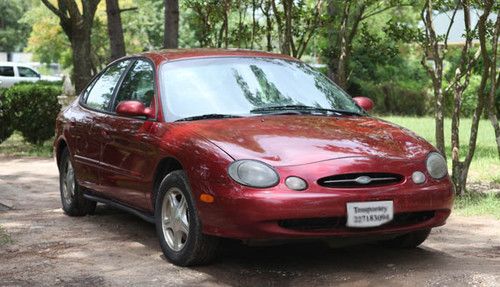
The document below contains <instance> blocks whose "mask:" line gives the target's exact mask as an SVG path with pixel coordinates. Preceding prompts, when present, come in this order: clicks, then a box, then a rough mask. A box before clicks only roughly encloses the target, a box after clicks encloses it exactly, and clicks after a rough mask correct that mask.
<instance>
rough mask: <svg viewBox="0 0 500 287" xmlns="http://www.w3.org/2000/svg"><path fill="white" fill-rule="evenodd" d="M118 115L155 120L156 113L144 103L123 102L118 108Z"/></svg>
mask: <svg viewBox="0 0 500 287" xmlns="http://www.w3.org/2000/svg"><path fill="white" fill-rule="evenodd" d="M116 113H117V114H118V115H120V116H126V117H140V116H145V117H146V118H154V117H155V115H154V111H153V110H152V109H151V108H147V107H146V106H144V104H143V103H141V102H139V101H123V102H120V103H119V104H118V106H117V107H116Z"/></svg>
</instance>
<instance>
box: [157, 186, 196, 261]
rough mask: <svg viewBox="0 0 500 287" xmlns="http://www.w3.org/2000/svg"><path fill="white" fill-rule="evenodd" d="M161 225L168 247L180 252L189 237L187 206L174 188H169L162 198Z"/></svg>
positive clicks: (184, 199)
mask: <svg viewBox="0 0 500 287" xmlns="http://www.w3.org/2000/svg"><path fill="white" fill-rule="evenodd" d="M161 224H162V229H163V235H164V237H165V240H166V242H167V244H168V247H170V248H171V249H172V250H174V251H180V250H182V248H184V246H185V245H186V242H187V239H188V236H189V218H188V204H187V201H186V197H185V196H184V195H183V194H182V192H181V191H180V189H178V188H176V187H172V188H170V189H169V190H168V191H167V192H166V194H165V196H164V197H163V203H162V210H161Z"/></svg>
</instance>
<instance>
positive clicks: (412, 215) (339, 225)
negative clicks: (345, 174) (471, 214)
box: [278, 211, 435, 231]
mask: <svg viewBox="0 0 500 287" xmlns="http://www.w3.org/2000/svg"><path fill="white" fill-rule="evenodd" d="M434 215H435V212H434V211H421V212H405V213H397V214H394V218H393V219H392V221H391V222H388V223H386V224H384V225H382V226H381V227H399V226H409V225H414V224H418V223H422V222H425V221H427V220H429V219H431V218H433V217H434ZM346 222H347V219H346V217H323V218H301V219H286V220H280V221H278V225H279V226H280V227H283V228H287V229H294V230H302V231H307V230H328V229H346V228H347V227H346ZM374 228H380V227H374ZM365 229H369V228H364V229H362V230H365ZM356 230H359V229H358V228H356Z"/></svg>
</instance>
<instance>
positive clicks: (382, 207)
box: [347, 201, 394, 227]
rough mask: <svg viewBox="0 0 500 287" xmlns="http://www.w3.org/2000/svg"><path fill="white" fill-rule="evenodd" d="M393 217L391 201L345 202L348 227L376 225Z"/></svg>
mask: <svg viewBox="0 0 500 287" xmlns="http://www.w3.org/2000/svg"><path fill="white" fill-rule="evenodd" d="M393 217H394V209H393V203H392V201H366V202H348V203H347V226H348V227H376V226H380V225H382V224H385V223H387V222H389V221H391V220H392V219H393Z"/></svg>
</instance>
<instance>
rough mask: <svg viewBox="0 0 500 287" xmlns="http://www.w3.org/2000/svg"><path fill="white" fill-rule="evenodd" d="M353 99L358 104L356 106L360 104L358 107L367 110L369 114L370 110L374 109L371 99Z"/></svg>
mask: <svg viewBox="0 0 500 287" xmlns="http://www.w3.org/2000/svg"><path fill="white" fill-rule="evenodd" d="M352 99H353V100H354V101H355V102H356V104H358V106H360V107H361V108H363V110H365V111H367V112H368V111H369V110H371V109H373V106H374V103H373V101H372V100H371V99H370V98H367V97H354V98H352Z"/></svg>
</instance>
